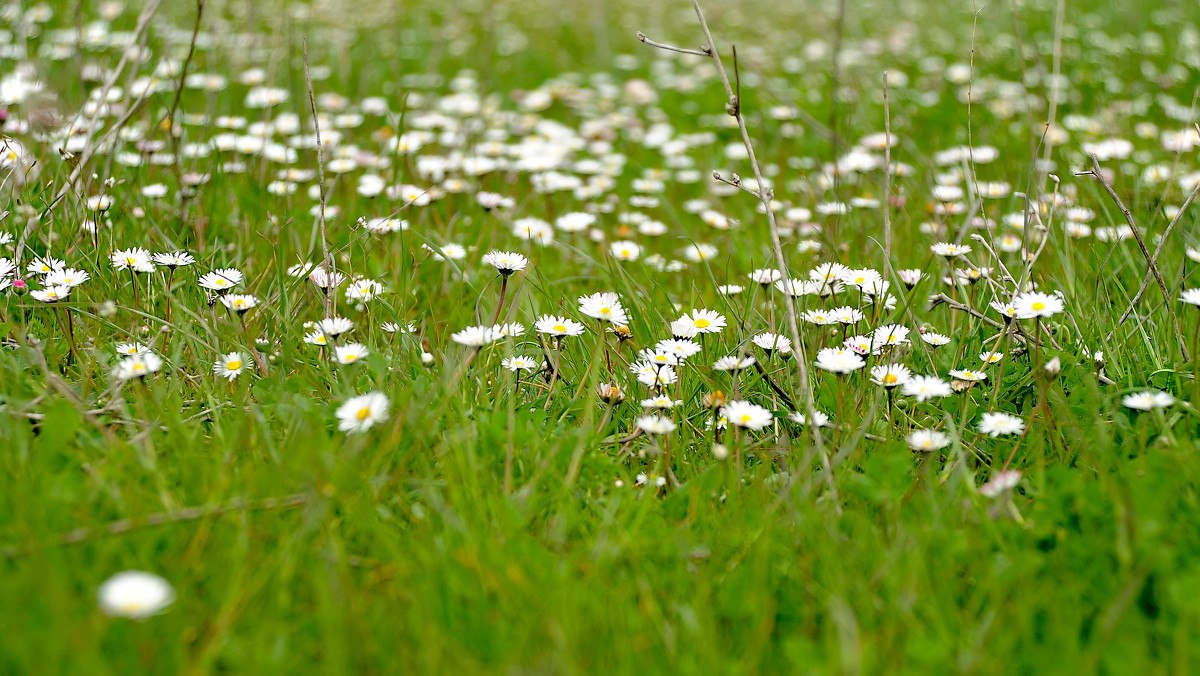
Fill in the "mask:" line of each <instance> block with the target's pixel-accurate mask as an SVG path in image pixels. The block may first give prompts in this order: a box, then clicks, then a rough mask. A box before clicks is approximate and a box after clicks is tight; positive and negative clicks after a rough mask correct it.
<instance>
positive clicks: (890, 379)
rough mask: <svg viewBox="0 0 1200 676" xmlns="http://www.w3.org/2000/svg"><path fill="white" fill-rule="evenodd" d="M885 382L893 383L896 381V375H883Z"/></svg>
mask: <svg viewBox="0 0 1200 676" xmlns="http://www.w3.org/2000/svg"><path fill="white" fill-rule="evenodd" d="M883 382H885V383H887V384H888V385H891V384H892V383H894V382H896V376H895V375H894V374H891V373H889V374H887V375H886V376H884V377H883Z"/></svg>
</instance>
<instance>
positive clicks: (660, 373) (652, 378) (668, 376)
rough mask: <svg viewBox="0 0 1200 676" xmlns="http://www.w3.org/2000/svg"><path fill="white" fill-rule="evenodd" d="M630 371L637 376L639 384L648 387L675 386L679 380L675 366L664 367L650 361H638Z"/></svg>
mask: <svg viewBox="0 0 1200 676" xmlns="http://www.w3.org/2000/svg"><path fill="white" fill-rule="evenodd" d="M629 370H630V371H631V372H632V373H633V374H634V375H636V376H637V379H638V382H639V383H641V384H643V385H645V386H646V387H652V388H657V387H665V386H667V385H673V384H675V382H676V381H677V380H679V375H678V374H677V373H675V367H674V366H663V365H661V364H653V363H651V362H648V361H637V362H634V363H633V364H632V365H631V366H630V367H629Z"/></svg>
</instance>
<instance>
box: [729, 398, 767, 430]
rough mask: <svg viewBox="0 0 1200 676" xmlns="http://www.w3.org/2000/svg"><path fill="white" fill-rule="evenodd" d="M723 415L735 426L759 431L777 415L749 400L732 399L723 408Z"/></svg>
mask: <svg viewBox="0 0 1200 676" xmlns="http://www.w3.org/2000/svg"><path fill="white" fill-rule="evenodd" d="M721 415H722V416H724V417H725V419H726V420H728V421H729V424H730V425H733V426H734V427H744V428H746V429H748V430H754V431H758V430H761V429H762V428H764V427H766V426H767V425H770V424H771V422H772V421H774V420H775V416H774V415H772V414H771V412H770V411H768V410H767V409H765V408H763V407H762V406H759V405H758V404H753V403H750V402H748V401H736V400H735V401H731V402H729V403H727V404H725V406H723V407H722V408H721Z"/></svg>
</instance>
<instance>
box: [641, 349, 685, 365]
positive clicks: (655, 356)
mask: <svg viewBox="0 0 1200 676" xmlns="http://www.w3.org/2000/svg"><path fill="white" fill-rule="evenodd" d="M638 356H639V357H641V358H642V359H643V360H645V361H648V362H650V363H651V364H654V365H656V366H675V365H676V364H678V363H679V358H678V357H676V356H675V355H673V354H671V353H670V352H660V351H658V350H652V349H650V348H646V349H644V350H642V351H641V352H639V353H638Z"/></svg>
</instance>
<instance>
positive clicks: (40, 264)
mask: <svg viewBox="0 0 1200 676" xmlns="http://www.w3.org/2000/svg"><path fill="white" fill-rule="evenodd" d="M64 267H66V263H63V262H62V261H60V260H58V259H57V258H50V257H49V256H46V257H44V258H35V259H33V262H31V263H30V264H29V266H28V267H26V268H25V270H26V271H27V272H29V273H30V274H33V275H48V274H50V273H51V272H54V271H55V270H59V269H62V268H64Z"/></svg>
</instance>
